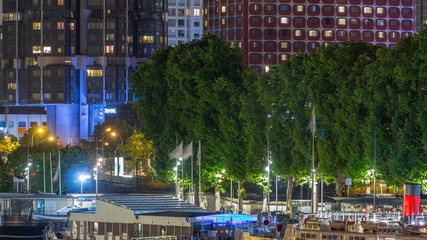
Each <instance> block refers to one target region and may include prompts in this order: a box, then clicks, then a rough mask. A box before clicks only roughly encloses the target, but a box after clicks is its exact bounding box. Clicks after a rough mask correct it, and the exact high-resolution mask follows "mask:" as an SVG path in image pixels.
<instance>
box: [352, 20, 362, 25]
mask: <svg viewBox="0 0 427 240" xmlns="http://www.w3.org/2000/svg"><path fill="white" fill-rule="evenodd" d="M350 24H351V25H359V24H360V19H358V18H352V19H350Z"/></svg>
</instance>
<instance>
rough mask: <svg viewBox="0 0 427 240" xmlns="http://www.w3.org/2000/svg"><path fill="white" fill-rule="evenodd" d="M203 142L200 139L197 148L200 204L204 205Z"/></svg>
mask: <svg viewBox="0 0 427 240" xmlns="http://www.w3.org/2000/svg"><path fill="white" fill-rule="evenodd" d="M201 148H202V144H201V142H200V140H199V149H198V150H197V163H198V165H199V206H201V205H202V159H201V158H202V149H201Z"/></svg>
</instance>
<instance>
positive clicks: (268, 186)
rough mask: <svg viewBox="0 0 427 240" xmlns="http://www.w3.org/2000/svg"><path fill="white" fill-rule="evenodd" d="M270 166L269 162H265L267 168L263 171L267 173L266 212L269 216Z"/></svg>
mask: <svg viewBox="0 0 427 240" xmlns="http://www.w3.org/2000/svg"><path fill="white" fill-rule="evenodd" d="M270 164H271V161H270V160H268V161H267V167H266V168H265V170H266V171H267V212H268V214H270Z"/></svg>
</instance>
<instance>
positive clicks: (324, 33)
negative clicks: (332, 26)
mask: <svg viewBox="0 0 427 240" xmlns="http://www.w3.org/2000/svg"><path fill="white" fill-rule="evenodd" d="M323 35H324V36H325V37H332V30H327V31H324V32H323Z"/></svg>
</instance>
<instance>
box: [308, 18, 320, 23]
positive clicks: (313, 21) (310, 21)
mask: <svg viewBox="0 0 427 240" xmlns="http://www.w3.org/2000/svg"><path fill="white" fill-rule="evenodd" d="M308 23H310V24H319V18H315V17H309V18H308Z"/></svg>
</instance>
